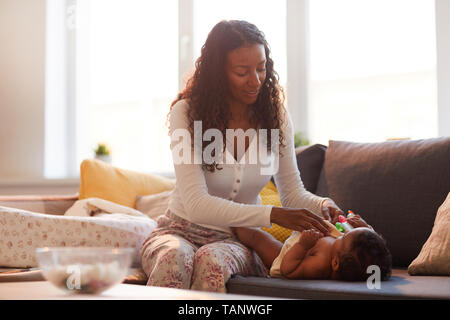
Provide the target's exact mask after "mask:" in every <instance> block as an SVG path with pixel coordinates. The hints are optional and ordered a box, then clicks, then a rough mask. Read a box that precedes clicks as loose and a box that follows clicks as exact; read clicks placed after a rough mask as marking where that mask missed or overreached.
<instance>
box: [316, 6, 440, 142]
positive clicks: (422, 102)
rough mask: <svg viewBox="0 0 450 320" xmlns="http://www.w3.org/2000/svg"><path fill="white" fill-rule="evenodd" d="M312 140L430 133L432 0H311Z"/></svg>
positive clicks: (433, 111) (433, 105) (433, 124)
mask: <svg viewBox="0 0 450 320" xmlns="http://www.w3.org/2000/svg"><path fill="white" fill-rule="evenodd" d="M309 21H310V63H311V64H310V81H311V82H310V90H311V91H310V94H311V96H310V109H309V110H310V132H309V135H310V140H311V141H312V142H318V143H323V144H328V140H330V139H332V140H348V141H360V142H365V141H366V142H376V141H384V140H386V139H390V138H411V139H422V138H429V137H435V136H437V133H438V128H437V91H436V90H437V89H436V43H435V41H436V36H435V14H434V1H429V0H376V1H375V0H340V1H334V0H313V1H309Z"/></svg>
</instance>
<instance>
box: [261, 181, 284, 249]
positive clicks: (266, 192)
mask: <svg viewBox="0 0 450 320" xmlns="http://www.w3.org/2000/svg"><path fill="white" fill-rule="evenodd" d="M259 196H260V197H261V202H262V204H264V205H274V206H276V207H282V205H281V201H280V197H279V195H278V190H277V188H276V187H275V185H274V184H273V182H272V181H269V183H268V184H267V185H266V186H265V187H264V188H263V189H262V190H261V192H260V193H259ZM261 229H262V230H264V231H267V232H269V233H270V234H271V235H272V236H274V237H275V239H277V240H279V241H281V242H284V241H285V240H286V239H287V238H289V236H290V235H291V233H292V230H290V229H286V228H284V227H282V226H279V225H277V224H276V223H272V227H271V228H261Z"/></svg>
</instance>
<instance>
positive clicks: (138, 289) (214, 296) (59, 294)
mask: <svg viewBox="0 0 450 320" xmlns="http://www.w3.org/2000/svg"><path fill="white" fill-rule="evenodd" d="M267 299H270V298H267V297H259V296H247V295H238V294H224V293H212V292H203V291H194V290H181V289H172V288H160V287H150V286H142V285H134V284H118V285H116V286H114V287H112V288H110V289H108V290H106V291H104V292H102V293H100V294H97V295H93V294H71V293H66V292H64V291H62V290H60V289H58V288H56V287H54V286H53V285H52V284H51V283H50V282H48V281H24V282H2V283H0V300H267Z"/></svg>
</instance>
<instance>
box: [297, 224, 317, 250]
mask: <svg viewBox="0 0 450 320" xmlns="http://www.w3.org/2000/svg"><path fill="white" fill-rule="evenodd" d="M322 237H323V233H321V232H318V231H315V230H312V229H309V230H305V231H303V232H302V235H301V236H300V239H298V243H300V244H301V245H303V246H304V247H305V248H307V249H310V248H312V247H314V245H315V244H316V242H317V240H319V239H320V238H322Z"/></svg>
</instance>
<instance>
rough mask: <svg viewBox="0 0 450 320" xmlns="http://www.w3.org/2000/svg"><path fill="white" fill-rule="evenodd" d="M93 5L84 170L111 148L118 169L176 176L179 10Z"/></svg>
mask: <svg viewBox="0 0 450 320" xmlns="http://www.w3.org/2000/svg"><path fill="white" fill-rule="evenodd" d="M88 3H89V7H88V9H87V10H89V12H88V13H86V14H89V22H88V27H87V30H88V32H86V34H87V37H88V41H80V45H81V46H84V47H82V48H81V49H79V52H85V53H86V59H84V60H81V64H80V65H79V68H80V70H81V69H83V68H84V69H83V70H85V71H84V73H83V75H84V76H82V77H84V79H85V80H86V81H85V82H83V81H81V84H80V85H81V86H84V88H78V89H79V90H83V92H84V93H85V96H89V99H88V101H87V102H86V103H85V104H84V105H79V106H78V108H82V109H83V110H82V111H80V112H79V115H80V119H79V121H80V123H79V124H78V128H79V132H78V133H77V138H78V139H79V140H81V142H80V143H79V150H77V157H78V163H79V162H81V161H82V160H83V159H85V158H92V157H93V149H94V148H95V146H96V144H97V143H106V144H107V145H108V146H109V147H110V149H111V152H112V164H113V165H115V166H118V167H122V168H128V169H132V170H136V171H142V172H171V171H173V165H172V161H171V153H170V147H169V145H170V138H169V136H168V128H167V126H166V116H167V113H168V112H169V108H170V104H171V102H172V100H173V99H174V98H175V97H176V94H177V92H178V22H177V21H178V11H177V10H178V2H177V1H145V0H132V1H130V0H115V1H110V0H95V1H89V2H88ZM79 14H82V12H81V13H80V12H79ZM80 74H81V73H80Z"/></svg>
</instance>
